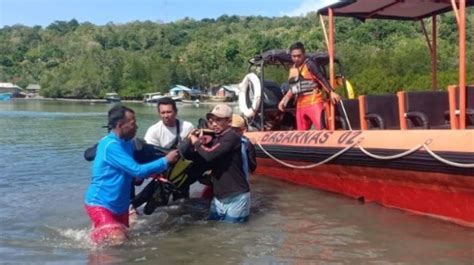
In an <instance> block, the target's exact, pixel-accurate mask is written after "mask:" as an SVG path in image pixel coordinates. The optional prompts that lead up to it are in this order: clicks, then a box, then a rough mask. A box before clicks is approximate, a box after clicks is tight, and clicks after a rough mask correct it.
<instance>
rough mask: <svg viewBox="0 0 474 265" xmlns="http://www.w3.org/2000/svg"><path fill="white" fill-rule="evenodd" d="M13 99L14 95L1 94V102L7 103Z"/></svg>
mask: <svg viewBox="0 0 474 265" xmlns="http://www.w3.org/2000/svg"><path fill="white" fill-rule="evenodd" d="M12 97H13V93H10V92H8V93H0V101H7V100H10V99H11V98H12Z"/></svg>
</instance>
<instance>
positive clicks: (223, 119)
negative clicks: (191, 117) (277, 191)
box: [190, 104, 250, 223]
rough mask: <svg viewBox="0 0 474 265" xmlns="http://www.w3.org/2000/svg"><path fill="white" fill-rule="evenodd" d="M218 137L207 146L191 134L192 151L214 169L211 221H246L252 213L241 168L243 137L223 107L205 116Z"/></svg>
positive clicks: (228, 108) (229, 113)
mask: <svg viewBox="0 0 474 265" xmlns="http://www.w3.org/2000/svg"><path fill="white" fill-rule="evenodd" d="M206 118H207V120H208V124H209V126H210V129H212V130H213V131H214V132H215V133H216V137H214V139H213V140H212V141H211V142H210V143H208V144H206V143H204V142H203V140H202V138H200V137H198V136H196V135H194V134H191V135H190V141H191V144H192V145H193V148H194V149H193V150H194V152H195V153H197V154H198V155H199V157H200V158H202V159H203V160H204V161H206V162H207V163H209V165H210V168H211V170H212V186H213V190H214V198H213V199H212V202H211V207H210V210H209V219H210V220H223V221H228V222H233V223H237V222H245V221H247V220H248V217H249V214H250V187H249V183H248V182H247V179H246V174H245V172H244V170H243V168H242V154H241V138H240V135H238V134H237V133H236V132H235V131H234V130H232V128H231V122H232V109H231V108H230V107H229V106H227V105H225V104H220V105H217V106H215V107H214V108H213V109H212V111H211V112H209V113H208V114H207V115H206Z"/></svg>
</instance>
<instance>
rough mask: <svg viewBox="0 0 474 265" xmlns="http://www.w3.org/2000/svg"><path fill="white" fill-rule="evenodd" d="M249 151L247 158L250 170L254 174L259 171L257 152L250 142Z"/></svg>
mask: <svg viewBox="0 0 474 265" xmlns="http://www.w3.org/2000/svg"><path fill="white" fill-rule="evenodd" d="M247 144H248V150H247V158H248V162H249V170H250V172H254V171H255V169H257V154H256V152H255V146H254V145H253V144H252V142H250V140H249V141H248V143H247Z"/></svg>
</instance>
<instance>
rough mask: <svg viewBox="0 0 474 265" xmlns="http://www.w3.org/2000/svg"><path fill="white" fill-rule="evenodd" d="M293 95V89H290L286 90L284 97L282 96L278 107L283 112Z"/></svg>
mask: <svg viewBox="0 0 474 265" xmlns="http://www.w3.org/2000/svg"><path fill="white" fill-rule="evenodd" d="M292 97H293V93H292V92H291V89H289V90H288V91H287V92H286V94H285V95H284V96H283V98H281V100H280V102H279V103H278V109H279V110H280V111H282V112H283V111H285V107H286V105H287V104H288V102H289V101H290V100H291V98H292Z"/></svg>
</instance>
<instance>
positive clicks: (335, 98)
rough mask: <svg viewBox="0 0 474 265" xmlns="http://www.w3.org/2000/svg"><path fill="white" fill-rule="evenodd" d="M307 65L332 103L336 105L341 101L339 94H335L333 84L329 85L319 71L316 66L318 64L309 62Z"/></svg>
mask: <svg viewBox="0 0 474 265" xmlns="http://www.w3.org/2000/svg"><path fill="white" fill-rule="evenodd" d="M307 65H308V69H309V71H310V72H311V74H313V75H314V76H315V77H316V81H317V82H318V83H319V84H320V85H321V86H322V87H323V89H324V90H325V91H326V92H327V93H328V94H329V97H330V98H331V101H332V103H333V104H336V103H337V102H338V101H339V100H340V99H341V96H339V94H337V93H336V92H334V89H333V87H332V86H331V84H329V82H328V80H327V79H326V77H325V76H324V75H323V74H322V73H321V71H319V69H318V67H317V66H316V64H315V63H314V62H313V61H311V60H308V62H307Z"/></svg>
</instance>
